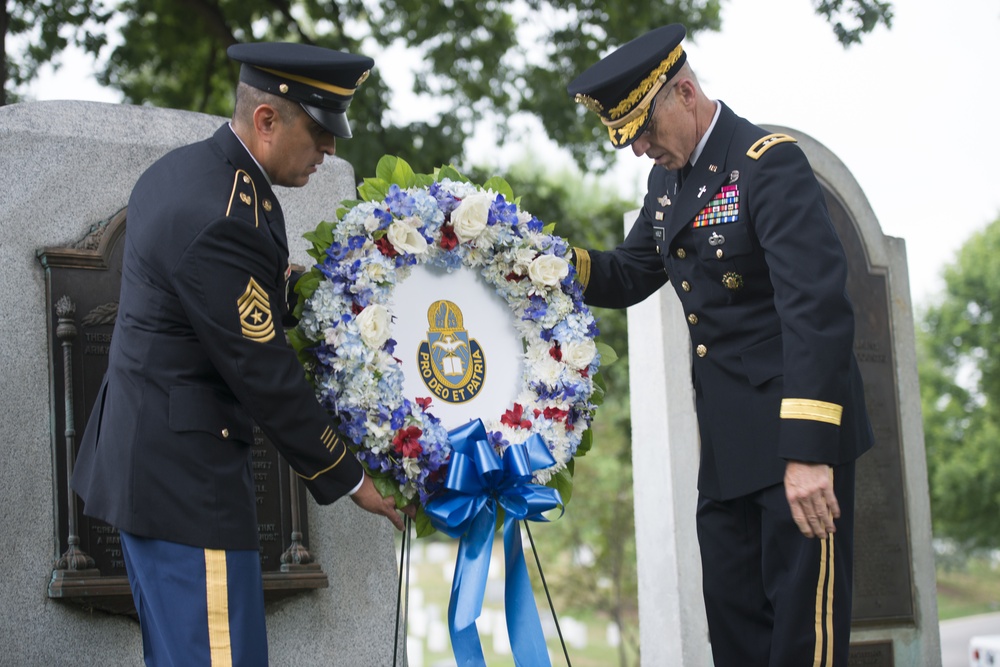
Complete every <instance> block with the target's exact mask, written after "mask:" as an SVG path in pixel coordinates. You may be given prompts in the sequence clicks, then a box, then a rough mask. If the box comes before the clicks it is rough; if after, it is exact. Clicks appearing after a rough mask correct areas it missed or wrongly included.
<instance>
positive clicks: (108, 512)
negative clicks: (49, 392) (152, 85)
mask: <svg viewBox="0 0 1000 667" xmlns="http://www.w3.org/2000/svg"><path fill="white" fill-rule="evenodd" d="M127 215H128V218H127V229H126V234H125V240H124V243H125V250H124V259H123V266H122V279H121V298H120V303H119V310H118V317H117V321H116V323H115V328H114V334H113V337H112V343H111V349H110V352H109V360H108V370H107V374H106V376H105V378H104V382H103V384H102V386H101V389H100V391H99V394H98V397H97V399H96V402H95V405H94V409H93V412H92V414H91V416H90V419H89V421H88V423H87V427H86V431H85V433H84V436H83V438H82V440H81V446H80V452H79V455H78V459H77V463H76V466H75V470H74V475H73V480H72V484H73V488H74V489H75V490H76V491H77V493H79V495H80V496H81V498H82V499H83V501H84V512H85V513H86V514H87V515H88V516H92V517H96V518H99V519H102V520H104V521H106V522H108V523H109V524H111V525H113V526H115V527H117V528H119V529H122V530H125V531H128V532H130V533H133V534H136V535H141V536H145V537H152V538H156V539H162V540H169V541H173V542H179V543H183V544H189V545H193V546H198V547H205V548H214V549H256V548H257V545H258V539H257V515H256V507H257V503H256V497H255V493H254V483H253V470H252V467H251V460H250V459H251V457H250V450H251V445H252V443H253V442H254V434H253V422H256V424H257V425H258V426H259V427H260V428H261V429H262V430H263V432H264V433H265V434H266V435H267V436H268V438H269V439H270V440H271V442H273V443H274V444H275V446H276V447H277V448H278V450H279V452H280V453H281V454H282V456H284V458H285V459H286V460H287V461H288V462H289V464H290V465H291V467H292V468H293V470H295V471H296V473H298V474H299V475H300V476H301V477H302V478H303V479H304V480H305V484H306V486H307V488H308V489H309V490H310V492H311V493H312V495H313V496H314V497H315V498H316V500H317V501H318V502H320V503H331V502H333V501H334V500H336V499H337V498H339V497H341V496H342V495H344V494H346V493H347V492H349V491H350V490H351V489H352V488H353V487H354V486H355V485H356V484H357V483H358V482H359V481H360V480H361V479H362V474H363V473H362V469H361V466H360V464H359V463H358V461H357V460H356V459H355V457H354V456H353V454H352V453H351V452H350V451H348V450H347V448H346V447H345V446H344V444H343V442H341V440H340V439H339V438H338V437H337V435H336V425H335V423H334V422H333V421H332V420H331V418H330V416H329V415H328V414H327V412H326V411H325V410H324V409H323V408H322V407H321V406H320V405H319V403H318V402H317V400H316V397H315V395H314V393H313V390H312V388H311V387H310V386H309V384H308V383H307V381H306V379H305V376H304V373H303V370H302V367H301V366H300V365H299V363H298V361H297V359H296V355H295V353H294V351H293V350H292V349H291V348H290V347H289V346H288V344H287V343H286V341H285V336H284V332H283V330H282V328H281V320H282V317H283V316H284V315H285V314H286V310H287V304H286V300H285V289H286V280H287V278H288V245H287V240H286V236H285V222H284V218H283V217H282V213H281V207H280V206H279V204H278V200H277V198H276V197H275V195H274V192H273V191H272V189H271V186H270V185H269V183H268V180H267V178H266V177H265V176H264V174H263V173H262V172H261V170H260V168H259V167H258V166H257V164H256V162H255V161H254V160H253V158H252V157H251V156H250V154H249V152H248V151H247V150H246V148H244V146H243V145H242V144H241V143H240V141H239V139H238V138H237V137H236V135H235V134H234V133H233V131H232V130H231V129H230V128H229V127H228V125H224V126H222V127H221V128H219V130H218V131H217V132H216V133H215V135H214V136H213V137H212V138H211V139H208V140H205V141H202V142H199V143H195V144H191V145H189V146H184V147H182V148H179V149H177V150H174V151H172V152H170V153H169V154H167V155H166V156H164V157H163V158H161V159H160V160H158V161H157V162H156V163H155V164H153V165H152V166H151V167H150V168H149V169H148V170H147V171H146V172H145V173H144V174H143V175H142V176H141V177H140V178H139V180H138V182H137V183H136V185H135V188H134V190H133V191H132V196H131V198H130V200H129V204H128V214H127Z"/></svg>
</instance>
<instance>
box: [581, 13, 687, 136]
mask: <svg viewBox="0 0 1000 667" xmlns="http://www.w3.org/2000/svg"><path fill="white" fill-rule="evenodd" d="M685 33H686V31H685V29H684V26H682V25H680V24H679V23H673V24H671V25H667V26H663V27H662V28H657V29H655V30H651V31H650V32H647V33H646V34H644V35H642V36H640V37H636V38H635V39H633V40H632V41H631V42H628V43H627V44H623V45H622V46H620V47H619V48H618V49H616V50H615V51H613V52H612V53H610V54H609V55H607V56H605V57H604V58H602V59H601V60H599V61H598V62H597V63H595V64H593V65H591V66H590V67H589V68H587V70H586V71H584V72H583V74H581V75H580V76H578V77H576V78H575V79H573V81H572V83H570V84H569V86H567V88H566V90H567V91H568V92H569V94H570V95H571V96H572V97H573V98H574V100H575V101H576V102H577V103H579V104H582V105H584V106H585V107H587V109H589V110H590V111H593V112H594V113H596V114H597V115H598V116H600V117H601V122H602V123H604V125H605V126H606V127H607V128H608V134H609V135H611V143H612V145H614V147H615V148H624V147H626V146H629V145H631V144H632V142H633V141H635V140H636V139H637V138H638V137H639V135H640V134H642V132H643V130H645V129H646V126H647V125H648V124H649V119H650V117H651V116H652V111H653V98H654V97H656V93H657V92H659V90H660V89H661V88H662V87H663V84H665V83H666V82H667V81H669V80H670V79H671V78H672V77H673V76H674V75H675V74H677V72H679V71H680V69H681V66H682V65H683V64H684V62H685V61H686V60H687V54H686V53H685V52H684V48H683V47H682V46H681V42H682V41H683V40H684V35H685Z"/></svg>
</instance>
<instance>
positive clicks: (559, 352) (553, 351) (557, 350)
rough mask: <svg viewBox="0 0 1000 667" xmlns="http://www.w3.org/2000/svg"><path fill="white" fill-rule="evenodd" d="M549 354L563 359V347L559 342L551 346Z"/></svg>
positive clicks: (559, 359) (557, 358)
mask: <svg viewBox="0 0 1000 667" xmlns="http://www.w3.org/2000/svg"><path fill="white" fill-rule="evenodd" d="M549 356H550V357H552V358H553V359H555V360H556V361H562V348H561V347H559V343H555V344H553V345H552V347H550V348H549Z"/></svg>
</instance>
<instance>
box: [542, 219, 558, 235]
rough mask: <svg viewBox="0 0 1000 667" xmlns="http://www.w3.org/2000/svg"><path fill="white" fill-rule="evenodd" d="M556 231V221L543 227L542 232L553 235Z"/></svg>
mask: <svg viewBox="0 0 1000 667" xmlns="http://www.w3.org/2000/svg"><path fill="white" fill-rule="evenodd" d="M555 231H556V223H554V222H550V223H549V224H547V225H545V226H543V227H542V233H543V234H548V235H549V236H552V235H553V234H555Z"/></svg>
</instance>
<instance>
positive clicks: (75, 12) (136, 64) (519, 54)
mask: <svg viewBox="0 0 1000 667" xmlns="http://www.w3.org/2000/svg"><path fill="white" fill-rule="evenodd" d="M10 1H13V7H14V11H13V12H12V13H11V18H10V25H9V27H8V32H10V33H11V34H15V35H22V34H31V35H34V34H35V33H33V32H32V31H34V30H38V31H40V34H41V39H38V40H35V39H32V41H31V44H32V46H30V47H29V48H28V50H27V52H26V53H25V54H23V55H22V56H21V57H20V58H19V59H16V60H11V62H10V63H9V64H8V66H7V67H6V71H7V80H5V82H4V88H5V89H12V88H14V87H16V86H18V85H20V84H22V83H24V82H25V81H28V80H30V79H31V78H32V77H33V76H34V75H35V74H36V73H37V69H38V65H39V64H40V63H42V62H45V61H47V60H50V59H51V58H53V56H54V55H55V54H57V53H58V52H59V51H61V50H62V49H63V48H65V46H66V45H67V44H68V43H69V42H72V43H75V44H78V45H80V46H82V47H83V48H84V49H85V50H86V51H88V52H89V53H91V54H94V55H98V54H99V53H100V52H101V49H102V47H103V46H104V45H105V44H107V43H108V42H109V35H108V31H109V30H119V31H120V35H118V37H119V38H115V39H111V40H110V42H111V43H113V44H115V46H114V47H113V49H111V51H110V54H109V55H108V56H107V58H106V61H105V62H104V63H103V70H102V71H101V72H100V74H99V77H98V78H99V81H100V82H101V83H102V84H104V85H106V86H110V87H112V88H115V89H117V90H120V91H121V92H122V94H123V96H124V101H126V102H130V103H136V104H153V105H156V106H162V107H170V108H179V109H190V110H194V111H203V112H206V113H214V114H220V115H228V114H229V113H230V109H231V106H232V90H233V81H234V80H235V77H236V73H237V71H238V70H237V66H236V65H235V64H234V63H232V62H231V61H229V59H228V58H227V57H226V55H225V50H226V47H228V46H229V45H231V44H233V43H236V42H243V41H257V40H290V41H299V42H306V43H311V44H318V45H321V46H328V47H331V48H337V49H343V50H349V51H355V52H361V53H367V54H368V55H371V56H373V57H374V58H375V61H376V69H375V72H374V73H373V76H372V77H371V79H369V82H368V83H366V84H365V86H363V87H362V88H361V90H360V91H359V94H358V95H357V96H356V99H355V102H354V103H353V106H352V113H351V117H352V119H353V123H354V124H355V127H356V128H357V130H358V131H357V132H355V138H354V139H352V140H351V141H347V142H343V143H342V146H341V147H340V153H341V155H342V156H343V157H345V158H346V159H348V160H349V161H350V162H351V163H352V164H353V165H354V166H355V170H356V172H357V173H362V174H364V173H371V172H372V171H373V170H374V166H375V160H377V158H378V157H379V156H381V155H383V154H390V155H404V156H406V157H407V160H408V161H409V162H410V163H411V164H413V166H414V168H415V169H417V170H418V171H422V172H428V171H430V170H431V169H432V168H433V167H434V166H436V165H439V164H446V163H449V162H455V161H457V160H459V158H460V156H461V155H462V152H463V151H462V148H463V145H464V142H465V140H466V139H467V138H468V137H469V136H470V135H471V133H472V132H473V130H474V128H476V126H477V124H479V123H481V122H484V121H485V122H491V123H495V124H498V125H499V127H500V134H501V136H505V137H510V133H511V132H512V129H511V127H510V125H509V124H508V122H507V121H508V120H509V119H510V118H511V117H513V116H515V115H517V114H528V115H531V116H535V117H537V118H538V119H539V120H540V122H541V124H542V126H543V127H544V129H545V131H546V133H547V134H548V136H549V137H550V138H552V139H553V140H554V141H555V142H556V143H558V144H560V145H562V146H565V147H566V148H568V149H569V150H570V151H571V152H572V153H573V155H574V156H575V157H576V158H577V159H578V161H579V162H580V164H581V165H583V164H586V165H588V167H589V168H590V169H597V170H600V169H603V168H604V167H606V166H607V163H608V160H609V159H610V157H609V155H608V153H607V151H606V150H605V148H604V143H605V141H604V140H605V139H606V136H602V134H603V129H602V128H601V127H600V126H599V125H598V124H596V123H594V122H592V120H591V119H585V115H586V113H585V111H584V110H583V109H582V108H579V106H578V105H575V104H574V103H573V102H572V100H570V98H569V96H568V95H567V94H566V85H567V84H568V83H569V82H570V81H571V80H572V79H573V77H574V76H576V75H577V74H579V73H580V72H581V71H583V69H585V68H586V67H587V66H589V65H590V64H592V63H594V62H596V61H597V60H598V59H599V58H600V57H601V56H602V55H604V54H605V53H607V52H608V51H609V50H611V49H612V48H614V47H616V46H619V45H621V44H623V43H624V42H626V41H628V40H630V39H632V38H634V37H636V36H637V35H639V34H642V33H643V32H646V31H647V30H649V29H650V28H651V27H655V26H658V25H664V24H667V23H673V22H681V23H684V24H685V25H686V26H687V28H688V32H689V34H690V35H697V34H698V33H699V32H702V31H705V30H718V29H719V27H720V25H721V21H720V5H721V0H673V1H672V2H664V3H647V4H646V5H644V6H643V9H642V11H636V6H635V5H634V4H633V3H630V2H624V1H623V0H612V1H610V2H599V1H598V0H582V1H581V0H522V1H520V2H511V1H509V0H507V1H503V0H445V1H443V2H433V1H428V0H378V1H376V0H336V1H334V0H41V1H37V2H29V1H27V0H5V2H10ZM814 2H816V0H814ZM817 11H818V12H820V13H821V14H823V15H824V16H825V17H826V18H827V19H828V20H830V21H831V23H833V25H834V29H835V32H836V33H837V35H838V37H839V38H840V39H841V41H842V42H844V43H845V44H849V43H851V42H855V41H858V40H860V38H861V35H862V34H864V33H866V32H869V31H870V30H872V29H873V28H874V27H875V26H876V25H877V24H878V23H879V22H882V23H885V24H886V25H888V24H889V23H890V21H891V18H892V14H891V7H890V6H889V5H888V4H887V3H884V2H877V1H875V2H873V1H872V0H834V1H827V2H821V3H818V4H817ZM109 19H110V25H111V26H113V27H112V28H108V27H106V26H105V23H107V22H108V21H109ZM845 24H846V25H845ZM2 69H3V68H0V70H2ZM393 71H395V72H399V71H412V73H413V86H412V88H413V89H412V91H390V89H389V84H388V82H387V80H386V77H385V76H384V74H385V73H388V72H393ZM390 93H399V94H398V95H396V96H393V95H391V94H390ZM390 103H391V104H393V105H395V106H397V107H410V108H405V109H404V108H397V109H394V111H393V113H390V112H389V110H390ZM413 107H421V109H419V111H423V110H426V111H429V112H430V113H428V114H422V115H427V116H428V117H427V118H424V119H422V120H417V121H408V122H400V121H399V120H398V117H400V116H404V115H405V116H407V117H408V118H412V117H414V115H415V114H414V113H412V112H413V111H414V110H415V109H414V108H413ZM462 166H463V167H468V165H462Z"/></svg>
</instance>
